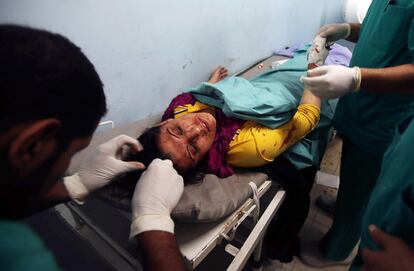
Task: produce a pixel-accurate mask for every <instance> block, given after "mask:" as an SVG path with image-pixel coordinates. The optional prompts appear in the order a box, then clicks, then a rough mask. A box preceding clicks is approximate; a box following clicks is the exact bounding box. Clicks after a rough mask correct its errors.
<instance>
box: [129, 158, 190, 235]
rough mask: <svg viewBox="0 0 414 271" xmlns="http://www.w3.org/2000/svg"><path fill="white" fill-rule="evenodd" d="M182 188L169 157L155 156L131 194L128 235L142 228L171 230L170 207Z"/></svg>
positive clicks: (172, 228) (174, 202)
mask: <svg viewBox="0 0 414 271" xmlns="http://www.w3.org/2000/svg"><path fill="white" fill-rule="evenodd" d="M183 191H184V181H183V178H182V177H181V176H180V175H178V173H177V171H175V169H174V168H173V164H172V162H171V161H170V160H161V159H155V160H154V161H152V162H151V164H150V165H149V166H148V169H147V170H146V171H145V172H144V173H142V175H141V178H140V179H139V182H138V184H137V185H136V187H135V191H134V196H133V197H132V223H131V232H130V235H129V238H132V237H134V236H136V235H137V234H139V233H141V232H145V231H153V230H159V231H167V232H171V233H174V222H173V220H172V219H171V217H170V214H171V211H172V210H173V209H174V208H175V206H176V205H177V203H178V201H179V199H180V198H181V195H182V193H183Z"/></svg>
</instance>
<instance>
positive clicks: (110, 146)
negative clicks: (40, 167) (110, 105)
mask: <svg viewBox="0 0 414 271" xmlns="http://www.w3.org/2000/svg"><path fill="white" fill-rule="evenodd" d="M125 145H127V146H129V148H130V150H131V151H132V152H138V151H140V150H142V146H141V144H140V143H139V142H138V140H136V139H134V138H132V137H129V136H126V135H120V136H117V137H115V138H113V139H111V140H109V141H108V142H106V143H104V144H102V145H100V146H99V147H98V148H97V150H96V151H95V153H94V155H93V156H92V157H91V159H90V160H89V161H87V162H86V163H85V164H84V165H82V167H81V169H80V170H79V171H78V172H77V173H75V174H74V175H72V176H68V177H65V178H64V179H63V182H64V184H65V187H66V190H68V192H69V195H70V197H71V198H72V199H73V200H75V201H77V202H78V203H82V200H83V198H84V197H85V196H87V195H88V194H89V192H91V191H93V190H96V189H98V188H101V187H103V186H105V185H106V184H108V183H109V182H110V181H111V180H112V179H113V178H114V177H115V176H117V175H119V174H121V173H125V172H129V171H133V170H139V169H144V168H145V166H144V165H143V164H142V163H139V162H133V161H132V162H125V161H122V160H121V158H122V157H121V156H122V151H123V147H124V146H125Z"/></svg>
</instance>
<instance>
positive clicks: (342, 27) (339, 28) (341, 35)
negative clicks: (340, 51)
mask: <svg viewBox="0 0 414 271" xmlns="http://www.w3.org/2000/svg"><path fill="white" fill-rule="evenodd" d="M316 35H319V36H321V37H322V38H326V42H327V43H328V45H330V44H332V43H334V42H335V41H337V40H340V39H346V38H348V37H349V35H351V25H350V24H347V23H343V24H326V25H324V26H322V27H321V28H320V29H319V31H318V33H317V34H316Z"/></svg>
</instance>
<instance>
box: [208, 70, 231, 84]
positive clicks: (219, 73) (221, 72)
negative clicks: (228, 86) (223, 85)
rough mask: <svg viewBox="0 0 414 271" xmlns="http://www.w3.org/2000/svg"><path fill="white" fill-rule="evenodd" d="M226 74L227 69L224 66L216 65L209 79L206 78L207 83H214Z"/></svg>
mask: <svg viewBox="0 0 414 271" xmlns="http://www.w3.org/2000/svg"><path fill="white" fill-rule="evenodd" d="M227 75H228V71H227V69H226V68H225V67H222V66H219V67H217V68H216V69H215V70H214V71H213V72H212V73H211V75H210V79H208V83H210V84H215V83H217V82H219V81H221V80H223V79H224V78H226V77H227Z"/></svg>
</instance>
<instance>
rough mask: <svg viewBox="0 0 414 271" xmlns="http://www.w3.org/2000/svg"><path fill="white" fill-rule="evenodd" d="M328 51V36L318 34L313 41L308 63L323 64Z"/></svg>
mask: <svg viewBox="0 0 414 271" xmlns="http://www.w3.org/2000/svg"><path fill="white" fill-rule="evenodd" d="M328 53H329V51H328V49H327V48H326V38H322V37H321V36H316V37H315V39H314V40H313V42H312V46H311V47H310V48H309V50H308V64H315V65H316V66H322V65H323V63H324V62H325V59H326V57H327V56H328Z"/></svg>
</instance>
